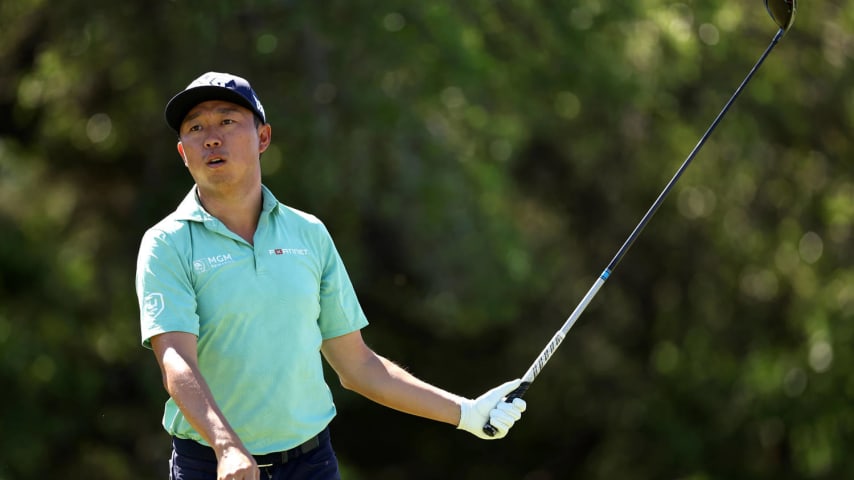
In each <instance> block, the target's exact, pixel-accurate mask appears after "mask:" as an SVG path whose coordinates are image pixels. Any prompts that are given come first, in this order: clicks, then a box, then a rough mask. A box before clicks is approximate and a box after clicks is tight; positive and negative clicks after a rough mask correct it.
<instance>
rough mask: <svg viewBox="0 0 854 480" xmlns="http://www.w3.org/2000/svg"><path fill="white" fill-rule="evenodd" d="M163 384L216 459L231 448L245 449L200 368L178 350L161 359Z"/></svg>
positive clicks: (171, 351)
mask: <svg viewBox="0 0 854 480" xmlns="http://www.w3.org/2000/svg"><path fill="white" fill-rule="evenodd" d="M162 368H163V383H164V386H165V387H166V391H167V392H168V393H169V395H170V396H171V397H172V399H173V400H174V401H175V403H176V404H177V405H178V408H180V409H181V413H183V414H184V417H185V418H186V419H187V421H188V422H189V423H190V425H191V426H192V427H193V429H195V430H196V431H197V432H199V434H200V435H201V436H202V438H204V439H205V441H207V442H208V443H209V444H210V445H211V447H213V449H214V450H215V451H216V454H217V458H219V457H221V456H222V453H223V450H224V449H226V448H229V447H236V448H239V449H243V448H244V447H243V444H242V442H241V440H240V438H238V436H237V434H236V433H235V432H234V430H233V429H232V428H231V426H230V425H229V424H228V420H226V418H225V415H223V413H222V411H221V410H220V409H219V407H218V406H217V404H216V401H215V400H214V398H213V394H212V393H211V391H210V388H209V387H208V385H207V382H206V381H205V379H204V377H203V376H202V374H201V372H200V371H199V370H198V367H196V366H194V365H192V364H190V363H189V362H188V361H187V360H186V359H185V358H184V357H183V356H182V355H181V354H180V353H179V352H178V351H177V350H175V349H171V348H170V349H166V350H165V351H164V353H163V356H162Z"/></svg>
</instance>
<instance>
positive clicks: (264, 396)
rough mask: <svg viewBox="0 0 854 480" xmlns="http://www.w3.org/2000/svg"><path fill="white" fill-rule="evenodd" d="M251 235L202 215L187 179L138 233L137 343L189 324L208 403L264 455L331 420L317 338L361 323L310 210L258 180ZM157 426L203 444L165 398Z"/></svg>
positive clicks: (330, 245)
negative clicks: (174, 200) (160, 215)
mask: <svg viewBox="0 0 854 480" xmlns="http://www.w3.org/2000/svg"><path fill="white" fill-rule="evenodd" d="M254 241H255V242H254V243H255V245H254V246H253V245H251V244H249V243H248V242H246V241H245V240H243V239H242V238H241V237H240V236H238V235H236V234H234V233H233V232H231V231H230V230H229V229H228V228H226V226H225V225H224V224H223V223H222V222H220V221H219V220H217V219H216V218H215V217H213V216H211V215H210V214H208V213H207V212H206V211H205V210H204V208H203V207H202V205H201V204H200V203H199V200H198V196H197V195H196V188H195V187H194V188H193V189H192V190H191V191H190V193H189V194H188V195H187V196H186V198H185V199H184V200H183V201H182V202H181V204H180V205H179V207H178V209H177V210H176V211H175V212H173V213H172V214H171V215H169V216H168V217H166V218H165V219H163V220H162V221H160V222H159V223H158V224H157V225H155V226H154V227H152V228H151V229H149V230H148V231H147V232H146V233H145V235H144V236H143V239H142V243H141V246H140V249H139V257H138V261H137V273H136V290H137V297H138V299H139V304H140V326H141V330H142V342H143V345H144V346H146V347H148V348H150V347H151V343H150V339H151V337H153V336H155V335H158V334H161V333H165V332H187V333H192V334H194V335H196V336H197V337H198V360H199V368H200V369H201V372H202V375H203V376H204V378H205V380H206V381H207V383H208V385H209V386H210V389H211V391H212V393H213V396H214V399H215V400H216V402H217V405H219V407H220V408H221V409H222V411H223V413H224V414H225V417H226V418H227V419H228V421H229V423H230V424H231V426H232V427H233V428H234V429H235V430H236V432H237V434H238V435H239V436H240V438H241V440H242V441H243V443H244V444H245V445H246V447H247V448H248V449H249V451H250V452H252V453H253V454H264V453H269V452H275V451H280V450H287V449H290V448H293V447H295V446H297V445H299V444H301V443H303V442H305V441H306V440H308V439H309V438H311V437H312V436H314V435H315V434H317V433H318V432H320V431H321V430H323V428H324V427H326V425H327V424H328V423H329V422H330V421H331V420H332V418H333V417H334V416H335V405H334V404H333V401H332V395H331V392H330V390H329V387H328V386H327V384H326V382H325V380H324V378H323V366H322V361H321V354H320V345H321V342H322V341H323V340H325V339H328V338H333V337H337V336H340V335H344V334H347V333H350V332H354V331H356V330H359V329H361V328H363V327H365V326H366V325H367V324H368V322H367V319H366V318H365V315H364V313H363V312H362V309H361V307H360V306H359V302H358V300H357V298H356V294H355V292H354V290H353V285H352V284H351V282H350V279H349V276H348V275H347V271H346V270H345V268H344V264H343V262H342V261H341V257H340V256H339V254H338V252H337V250H336V248H335V245H334V243H333V241H332V238H331V237H330V235H329V232H328V231H327V230H326V227H325V226H324V225H323V223H321V222H320V220H318V219H317V218H316V217H314V216H312V215H309V214H306V213H304V212H300V211H298V210H296V209H293V208H290V207H287V206H285V205H283V204H281V203H279V201H278V200H276V198H275V197H274V196H273V194H272V193H271V192H270V191H269V190H268V189H267V188H266V187H263V206H262V211H261V215H260V217H259V220H258V228H257V231H256V233H255V238H254ZM163 426H164V427H165V428H166V430H167V431H168V432H169V434H171V435H174V436H177V437H179V438H188V439H192V440H196V441H198V442H200V443H203V444H206V442H204V440H203V439H202V437H201V436H200V435H199V434H198V432H196V431H195V430H194V429H193V428H192V427H191V426H190V424H189V423H188V422H187V420H186V419H185V418H184V415H183V414H182V413H181V411H180V410H179V409H178V406H177V405H176V404H175V402H174V400H172V399H171V398H170V399H169V400H168V401H167V402H166V407H165V412H164V416H163Z"/></svg>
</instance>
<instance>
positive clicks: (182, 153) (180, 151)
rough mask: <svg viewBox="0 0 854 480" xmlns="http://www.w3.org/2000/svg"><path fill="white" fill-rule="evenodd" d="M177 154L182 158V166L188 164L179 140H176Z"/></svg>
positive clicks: (182, 145)
mask: <svg viewBox="0 0 854 480" xmlns="http://www.w3.org/2000/svg"><path fill="white" fill-rule="evenodd" d="M178 155H181V159H182V160H184V166H185V167H186V166H188V165H187V156H186V155H184V144H183V143H181V142H178Z"/></svg>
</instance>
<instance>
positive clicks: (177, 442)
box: [172, 427, 329, 467]
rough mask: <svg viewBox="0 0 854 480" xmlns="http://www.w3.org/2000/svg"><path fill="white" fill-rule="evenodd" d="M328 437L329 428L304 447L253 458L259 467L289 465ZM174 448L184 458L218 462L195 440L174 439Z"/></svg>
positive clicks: (210, 452)
mask: <svg viewBox="0 0 854 480" xmlns="http://www.w3.org/2000/svg"><path fill="white" fill-rule="evenodd" d="M328 435H329V427H327V428H325V429H324V430H323V431H322V432H320V433H318V434H317V435H315V436H313V437H311V438H309V439H308V440H307V441H306V442H305V443H303V444H302V445H298V446H296V447H294V448H292V449H290V450H283V451H281V452H272V453H265V454H263V455H252V456H253V457H254V458H255V463H257V464H258V466H259V467H271V466H273V465H280V464H283V463H288V462H289V461H291V460H294V459H296V458H298V457H300V456H301V455H305V454H306V453H308V452H310V451H312V450H314V449H315V448H317V447H319V446H320V441H321V438H322V437H324V436H328ZM172 448H173V449H175V452H176V453H178V454H179V455H182V456H186V457H192V458H197V459H200V460H207V461H210V462H216V461H217V460H216V453H214V451H213V449H212V448H211V447H208V446H205V445H202V444H201V443H198V442H196V441H194V440H190V439H186V438H178V437H172Z"/></svg>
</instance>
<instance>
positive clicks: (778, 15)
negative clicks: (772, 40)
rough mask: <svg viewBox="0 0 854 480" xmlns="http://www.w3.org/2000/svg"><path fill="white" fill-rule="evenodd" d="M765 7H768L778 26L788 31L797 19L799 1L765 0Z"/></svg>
mask: <svg viewBox="0 0 854 480" xmlns="http://www.w3.org/2000/svg"><path fill="white" fill-rule="evenodd" d="M765 8H766V9H768V13H769V14H771V18H773V19H774V22H775V23H776V24H777V26H779V27H780V28H781V29H782V30H784V31H786V30H788V29H789V27H791V26H792V23H794V21H795V11H796V10H797V9H798V2H797V0H765Z"/></svg>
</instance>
